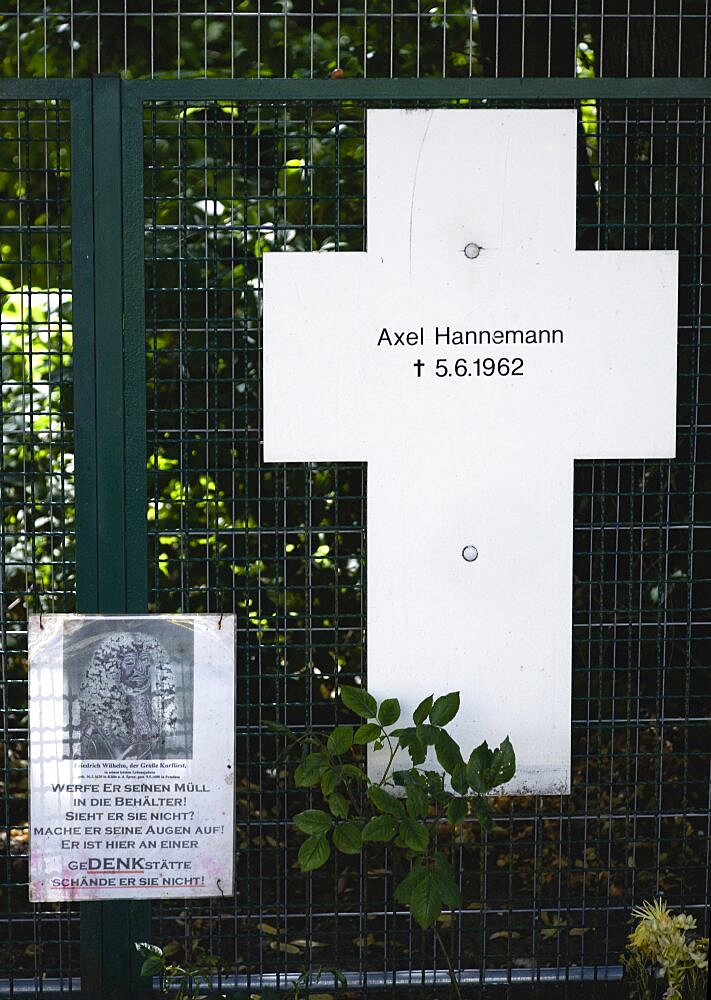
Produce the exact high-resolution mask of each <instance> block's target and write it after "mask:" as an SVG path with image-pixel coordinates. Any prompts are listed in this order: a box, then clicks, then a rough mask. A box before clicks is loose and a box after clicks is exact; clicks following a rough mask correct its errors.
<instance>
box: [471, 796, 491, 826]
mask: <svg viewBox="0 0 711 1000" xmlns="http://www.w3.org/2000/svg"><path fill="white" fill-rule="evenodd" d="M472 811H473V813H474V815H475V816H476V818H477V819H478V820H479V822H480V823H481V826H482V828H483V829H484V830H490V829H491V828H492V826H493V825H494V824H493V821H492V819H491V810H490V809H489V804H488V802H487V801H486V799H485V798H484V797H483V796H477V797H476V798H474V799H472Z"/></svg>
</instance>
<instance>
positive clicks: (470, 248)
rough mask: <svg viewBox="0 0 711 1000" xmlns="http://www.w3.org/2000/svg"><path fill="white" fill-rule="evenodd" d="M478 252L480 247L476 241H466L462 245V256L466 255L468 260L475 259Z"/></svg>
mask: <svg viewBox="0 0 711 1000" xmlns="http://www.w3.org/2000/svg"><path fill="white" fill-rule="evenodd" d="M480 253H481V247H480V246H479V244H478V243H467V245H466V246H465V247H464V256H465V257H468V258H469V260H476V258H477V257H478V256H479V254H480Z"/></svg>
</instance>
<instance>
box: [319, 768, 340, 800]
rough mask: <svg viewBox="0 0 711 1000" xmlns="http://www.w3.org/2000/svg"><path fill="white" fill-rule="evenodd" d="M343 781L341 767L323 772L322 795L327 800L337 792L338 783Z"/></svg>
mask: <svg viewBox="0 0 711 1000" xmlns="http://www.w3.org/2000/svg"><path fill="white" fill-rule="evenodd" d="M340 780H341V768H340V767H326V768H324V769H323V771H322V772H321V793H322V795H323V796H324V797H325V798H328V796H329V795H330V794H331V793H332V792H335V790H336V786H337V785H338V782H339V781H340Z"/></svg>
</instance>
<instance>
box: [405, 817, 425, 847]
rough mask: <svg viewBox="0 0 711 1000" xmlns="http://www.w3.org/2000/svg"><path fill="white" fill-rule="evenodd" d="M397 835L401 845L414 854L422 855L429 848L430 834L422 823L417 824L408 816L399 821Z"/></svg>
mask: <svg viewBox="0 0 711 1000" xmlns="http://www.w3.org/2000/svg"><path fill="white" fill-rule="evenodd" d="M399 834H400V841H401V842H402V845H403V846H404V847H408V848H409V849H410V850H411V851H414V852H415V853H416V854H423V853H424V852H425V851H426V850H427V848H428V847H429V846H430V834H429V830H428V828H427V826H426V825H425V824H424V823H418V822H417V821H416V820H414V819H411V817H409V816H406V817H405V819H403V820H401V821H400V829H399Z"/></svg>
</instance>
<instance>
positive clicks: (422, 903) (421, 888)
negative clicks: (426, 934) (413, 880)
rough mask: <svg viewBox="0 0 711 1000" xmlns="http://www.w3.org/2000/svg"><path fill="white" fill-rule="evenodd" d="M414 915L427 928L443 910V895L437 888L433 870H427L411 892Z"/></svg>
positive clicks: (421, 925) (411, 906)
mask: <svg viewBox="0 0 711 1000" xmlns="http://www.w3.org/2000/svg"><path fill="white" fill-rule="evenodd" d="M410 910H411V911H412V915H413V917H414V918H415V920H416V921H417V923H418V924H419V925H420V927H422V928H424V929H425V930H426V929H427V928H428V927H431V926H432V924H433V923H434V922H435V920H436V919H437V917H438V916H439V915H440V913H441V912H442V897H441V895H440V894H439V891H438V889H437V880H436V878H435V874H434V872H433V871H425V873H424V876H423V877H422V878H421V879H419V880H418V882H417V884H416V885H415V886H414V887H413V889H412V892H411V893H410Z"/></svg>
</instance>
